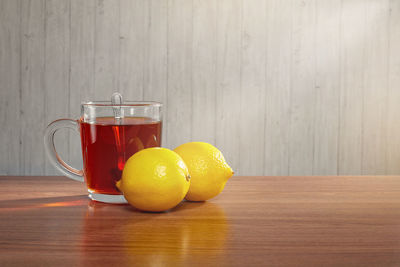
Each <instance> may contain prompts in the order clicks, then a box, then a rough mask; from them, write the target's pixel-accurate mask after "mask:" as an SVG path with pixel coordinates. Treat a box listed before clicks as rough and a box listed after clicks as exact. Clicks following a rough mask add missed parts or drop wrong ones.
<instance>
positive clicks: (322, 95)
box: [312, 0, 342, 175]
mask: <svg viewBox="0 0 400 267" xmlns="http://www.w3.org/2000/svg"><path fill="white" fill-rule="evenodd" d="M341 3H342V1H339V0H335V1H329V2H326V3H322V2H320V1H316V3H315V4H316V22H315V23H316V29H315V31H316V32H315V51H316V53H315V54H316V57H315V68H316V73H315V104H314V105H315V107H314V108H315V109H314V112H315V115H314V116H315V119H314V146H313V147H314V151H313V154H314V156H313V170H312V173H313V175H328V174H332V173H337V169H338V162H337V160H338V156H337V155H338V135H339V101H340V98H339V94H340V50H339V47H340V46H339V45H340V14H341V13H340V11H341ZM326 162H329V163H330V164H326Z"/></svg>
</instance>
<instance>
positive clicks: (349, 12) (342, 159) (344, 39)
mask: <svg viewBox="0 0 400 267" xmlns="http://www.w3.org/2000/svg"><path fill="white" fill-rule="evenodd" d="M361 10H362V12H361ZM340 24H341V27H340V29H341V38H340V42H341V44H340V58H341V60H340V65H341V66H340V115H339V117H340V125H339V151H338V153H339V154H338V174H346V173H348V174H357V173H358V174H360V173H361V172H362V149H363V148H362V140H363V139H362V136H363V131H362V127H363V95H364V81H363V77H364V72H363V68H364V54H365V49H364V48H365V32H366V27H367V25H366V17H365V1H360V0H352V1H342V13H341V22H340ZM355 99H357V101H355Z"/></svg>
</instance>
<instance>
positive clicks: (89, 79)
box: [69, 0, 100, 169]
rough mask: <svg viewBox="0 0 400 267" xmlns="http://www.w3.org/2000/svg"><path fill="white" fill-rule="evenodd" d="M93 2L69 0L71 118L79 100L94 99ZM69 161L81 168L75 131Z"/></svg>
mask: <svg viewBox="0 0 400 267" xmlns="http://www.w3.org/2000/svg"><path fill="white" fill-rule="evenodd" d="M95 4H96V1H95V0H88V1H83V2H82V1H80V0H73V1H71V25H70V27H71V28H70V34H71V42H70V49H71V59H70V60H71V67H70V70H71V72H70V83H69V87H70V88H69V113H70V114H69V117H70V118H72V119H77V118H79V116H80V111H81V108H80V104H81V102H84V101H88V100H92V99H95V98H97V92H96V90H95V87H94V70H95V69H94V52H95V51H94V47H95V43H94V41H95V40H94V39H95V32H94V30H93V29H94V28H95ZM99 97H100V96H99ZM69 163H70V164H71V166H73V167H74V168H76V169H82V167H83V166H82V165H83V164H82V150H81V141H80V137H79V135H78V134H76V133H74V132H71V133H70V135H69Z"/></svg>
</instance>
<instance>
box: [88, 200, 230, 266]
mask: <svg viewBox="0 0 400 267" xmlns="http://www.w3.org/2000/svg"><path fill="white" fill-rule="evenodd" d="M122 213H123V216H122ZM113 214H115V215H117V216H116V217H118V219H116V220H115V221H113V219H112V218H113ZM125 217H126V218H125ZM105 218H106V219H105ZM228 234H229V220H228V219H227V217H226V215H225V212H224V210H223V208H221V207H220V206H219V205H218V204H216V203H212V202H186V201H184V202H182V203H181V204H180V205H179V206H178V207H176V208H175V209H173V210H172V211H169V212H163V213H145V212H140V211H137V210H135V209H134V208H132V207H130V206H127V205H125V206H123V205H117V206H115V205H106V204H102V203H98V202H94V201H93V202H90V203H89V205H88V210H87V212H86V216H85V217H84V239H83V246H82V248H83V249H84V250H85V254H87V253H93V254H95V253H97V252H96V251H95V250H93V249H91V248H90V244H94V243H95V244H107V245H108V246H110V247H112V251H110V256H111V255H115V257H118V259H117V258H115V259H114V260H113V261H112V262H113V263H115V262H118V263H128V264H129V263H130V264H145V265H146V266H147V265H150V266H159V265H160V264H161V265H162V264H163V263H166V262H168V263H169V264H173V265H181V264H185V263H190V262H193V261H196V262H197V263H201V262H204V261H205V260H218V257H222V256H223V252H224V247H225V245H226V240H227V237H228ZM89 256H90V255H89ZM92 256H94V255H92ZM92 258H93V257H92Z"/></svg>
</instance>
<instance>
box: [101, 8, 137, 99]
mask: <svg viewBox="0 0 400 267" xmlns="http://www.w3.org/2000/svg"><path fill="white" fill-rule="evenodd" d="M119 4H120V2H119V1H117V2H114V1H112V0H97V1H96V6H95V39H94V43H95V45H94V52H95V59H94V68H95V72H94V78H95V79H94V88H95V90H96V98H97V100H107V99H109V98H110V99H111V94H112V93H114V92H117V91H118V90H119V86H120V84H119V72H120V69H119V66H120V57H119V55H120V54H119V51H120V42H119V40H120V39H119V37H120V34H119V30H120V20H119V18H120V5H119ZM132 75H133V74H132Z"/></svg>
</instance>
